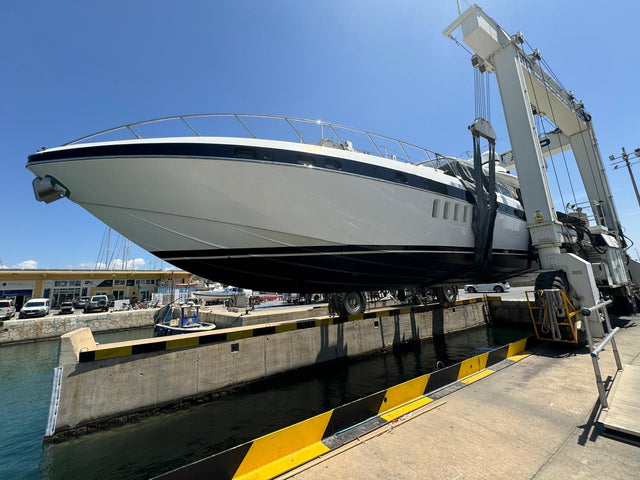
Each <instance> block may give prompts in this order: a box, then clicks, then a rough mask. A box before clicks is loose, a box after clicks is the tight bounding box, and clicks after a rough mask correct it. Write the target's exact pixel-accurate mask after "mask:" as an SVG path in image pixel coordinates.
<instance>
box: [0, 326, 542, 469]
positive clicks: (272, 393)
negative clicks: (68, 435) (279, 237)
mask: <svg viewBox="0 0 640 480" xmlns="http://www.w3.org/2000/svg"><path fill="white" fill-rule="evenodd" d="M529 333H530V332H529V331H526V330H511V329H497V328H489V327H478V328H475V329H472V330H467V331H465V332H460V333H456V334H452V335H446V336H443V337H440V338H436V339H434V340H428V341H423V342H420V343H413V344H408V345H403V346H401V347H398V348H395V349H393V350H391V351H389V352H387V353H385V354H376V355H370V356H367V357H364V358H359V359H352V360H344V361H340V362H337V363H332V364H331V365H324V366H317V367H314V368H312V369H306V370H304V371H301V372H298V373H293V374H287V375H283V376H281V377H278V378H276V379H271V380H268V381H265V382H261V383H258V384H254V385H251V386H248V387H245V388H242V389H237V390H236V391H234V392H231V393H228V394H225V395H221V396H220V398H218V399H216V400H214V401H211V402H208V403H205V404H200V405H195V406H190V407H188V408H183V409H175V410H173V411H170V412H168V413H162V414H159V415H155V416H151V417H147V418H144V419H139V420H137V421H134V422H130V423H125V424H123V425H121V426H117V427H114V428H111V429H110V430H106V431H98V432H94V433H91V434H88V435H84V436H81V437H78V438H75V439H71V440H68V441H65V442H63V443H52V444H44V443H43V442H42V439H43V436H44V430H45V425H46V421H47V415H48V409H49V400H50V394H51V385H52V381H53V369H54V367H55V366H56V362H57V353H58V342H57V341H52V342H41V343H30V344H21V345H12V346H4V347H0V418H2V422H0V479H12V480H14V479H29V480H31V479H43V480H53V479H55V480H60V479H69V478H82V479H83V480H88V479H94V478H95V479H105V478H118V479H120V480H124V479H140V478H149V477H152V476H154V475H158V474H160V473H163V472H166V471H168V470H171V469H173V468H176V467H179V466H181V465H184V464H187V463H190V462H193V461H196V460H199V459H201V458H203V457H205V456H208V455H211V454H214V453H216V452H220V451H222V450H225V449H227V448H230V447H233V446H236V445H239V444H241V443H244V442H247V441H249V440H252V439H254V438H257V437H260V436H262V435H265V434H267V433H269V432H272V431H275V430H278V429H280V428H283V427H285V426H288V425H291V424H293V423H296V422H298V421H301V420H304V419H306V418H309V417H311V416H314V415H317V414H319V413H322V412H325V411H328V410H331V409H332V408H335V407H337V406H339V405H342V404H345V403H348V402H350V401H353V400H356V399H358V398H361V397H363V396H366V395H369V394H371V393H374V392H377V391H380V390H384V389H385V388H387V387H389V386H391V385H395V384H398V383H401V382H403V381H406V380H409V379H411V378H414V377H416V376H419V375H422V374H425V373H429V372H431V371H433V369H434V367H435V365H436V362H438V361H441V362H443V363H444V364H445V365H451V364H453V363H457V362H460V361H462V360H464V359H465V358H469V357H470V356H473V355H477V354H478V353H481V352H483V351H485V350H486V349H487V348H488V347H497V346H500V345H504V344H506V343H509V342H511V341H514V340H517V339H520V338H523V337H525V336H527V335H528V334H529ZM149 336H151V329H141V330H135V331H128V332H120V333H115V334H106V335H96V340H97V341H98V342H100V343H109V342H113V341H120V340H130V339H134V338H144V337H149Z"/></svg>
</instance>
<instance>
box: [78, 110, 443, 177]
mask: <svg viewBox="0 0 640 480" xmlns="http://www.w3.org/2000/svg"><path fill="white" fill-rule="evenodd" d="M222 122H227V123H226V124H223V123H222ZM169 124H172V125H169ZM176 125H177V126H176ZM180 130H181V131H180ZM123 134H124V136H123ZM192 135H195V136H197V137H203V136H227V137H244V138H249V137H251V138H262V139H270V140H283V141H294V142H299V143H304V144H315V145H325V146H332V147H335V148H342V149H344V150H352V151H357V152H361V153H367V154H371V155H378V156H380V157H384V158H390V159H394V160H398V161H404V162H409V163H413V164H417V165H421V164H424V165H430V166H432V167H434V168H440V167H442V166H444V165H445V164H447V163H449V162H450V161H451V160H452V159H451V158H448V157H446V156H443V155H440V154H438V153H436V152H433V151H431V150H428V149H426V148H423V147H419V146H417V145H414V144H412V143H408V142H403V141H401V140H397V139H395V138H391V137H387V136H384V135H379V134H376V133H372V132H367V131H365V130H359V129H356V128H351V127H345V126H343V125H337V124H335V123H329V122H324V121H322V120H308V119H303V118H294V117H282V116H276V115H260V114H237V113H211V114H195V115H178V116H172V117H162V118H156V119H153V120H145V121H142V122H136V123H129V124H126V125H121V126H119V127H115V128H110V129H107V130H103V131H101V132H98V133H94V134H91V135H87V136H85V137H82V138H79V139H77V140H73V141H72V142H69V143H66V144H65V145H75V144H78V143H84V142H87V141H89V140H91V141H104V140H125V139H130V138H160V137H184V136H192Z"/></svg>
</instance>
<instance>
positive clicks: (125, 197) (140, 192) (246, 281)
mask: <svg viewBox="0 0 640 480" xmlns="http://www.w3.org/2000/svg"><path fill="white" fill-rule="evenodd" d="M112 144H113V142H112V143H111V144H110V143H105V144H93V145H94V147H92V144H84V145H77V146H73V147H61V148H60V149H52V150H45V151H44V152H40V153H37V154H34V155H32V156H31V157H30V159H29V164H28V168H29V169H30V170H31V171H32V172H33V173H34V174H35V175H37V176H38V177H40V178H45V177H47V176H49V177H52V178H54V179H55V180H56V181H57V182H59V183H61V184H62V185H64V187H66V189H67V191H68V192H69V194H68V196H69V198H70V199H71V200H72V201H74V202H76V203H78V204H79V205H81V206H82V207H83V208H85V209H86V210H88V211H89V212H90V213H92V214H93V215H95V216H96V217H97V218H99V219H100V220H102V221H103V222H105V223H106V224H108V225H110V226H111V227H113V228H114V229H115V230H117V231H119V232H120V233H121V234H123V235H124V236H126V237H127V238H129V239H130V240H132V241H133V242H135V243H136V244H138V245H140V246H141V247H142V248H144V249H146V250H148V251H149V252H151V253H153V254H155V255H157V256H159V257H160V258H163V259H164V260H166V261H168V262H169V263H172V264H174V265H176V266H178V267H180V268H184V269H186V270H188V271H190V272H192V273H194V274H198V275H201V276H204V277H205V278H210V279H212V280H216V281H221V282H225V283H230V284H234V285H243V286H246V287H249V288H254V289H268V290H276V291H301V292H305V291H327V292H329V291H343V290H365V289H379V288H394V287H409V286H416V285H424V286H426V285H429V284H434V283H441V282H444V281H460V282H462V281H468V280H472V279H482V280H488V279H489V278H498V277H499V279H502V278H503V277H504V276H508V275H511V274H513V273H514V272H516V271H519V270H522V269H525V268H527V262H528V261H529V256H528V250H529V249H528V242H529V237H528V233H527V231H526V229H525V221H524V220H523V218H520V217H518V216H516V215H513V214H512V213H511V214H509V213H508V212H507V210H509V208H504V209H502V210H505V212H503V211H499V212H498V214H497V217H496V223H495V230H494V231H495V235H494V243H493V259H492V261H491V262H490V264H489V265H488V266H485V267H482V268H476V267H475V266H474V265H473V247H474V235H473V232H472V228H471V217H472V216H471V209H472V208H473V206H472V205H471V204H470V203H469V202H468V201H467V199H466V198H464V195H462V194H461V193H460V192H461V191H463V190H464V187H462V185H461V184H460V182H459V181H458V180H457V179H456V178H454V177H450V176H447V175H445V174H444V173H442V172H440V171H437V170H435V169H433V168H431V167H424V166H416V165H410V164H402V163H400V162H397V161H392V160H387V159H384V158H380V157H373V156H370V155H365V154H362V153H356V152H343V151H336V150H335V149H330V148H324V147H318V146H309V145H301V144H292V143H285V142H277V141H267V140H262V141H259V140H251V139H229V138H208V139H207V138H198V139H195V140H194V139H192V138H188V139H186V138H185V139H172V142H171V145H186V147H188V148H184V152H185V153H184V154H183V155H176V154H175V153H176V151H179V147H177V146H176V147H175V148H172V149H169V150H171V151H170V152H167V153H162V152H163V148H162V143H161V142H159V141H157V140H156V141H129V142H119V143H116V145H117V146H118V149H117V150H114V147H113V145H112ZM95 145H98V147H95ZM140 145H143V146H145V148H146V147H149V148H148V149H145V150H144V153H149V154H144V155H141V154H140V153H139V150H140V148H138V149H137V150H136V148H133V147H136V146H140ZM194 145H195V147H198V148H200V147H202V148H205V147H207V146H213V145H217V146H220V145H222V146H223V147H224V148H223V147H216V148H218V150H215V149H214V150H211V151H210V152H209V154H207V155H203V151H201V150H199V151H198V155H193V154H190V153H189V152H190V151H192V150H193V148H195V147H194ZM102 146H105V147H104V148H103V147H102ZM129 146H133V147H131V148H132V149H131V150H128V148H129ZM238 146H240V147H247V148H249V147H250V148H255V149H257V151H258V155H256V157H257V158H236V157H234V156H233V155H229V154H228V153H227V154H224V152H228V151H230V150H229V149H230V148H233V149H235V150H234V151H237V149H238ZM212 148H213V147H212ZM263 149H268V150H269V152H271V151H273V152H286V155H288V156H287V157H286V158H288V159H289V160H287V161H278V159H277V158H272V157H271V153H269V158H261V156H260V155H262V153H260V152H262V151H263ZM265 151H266V150H265ZM114 152H115V153H114ZM159 153H161V154H159ZM254 153H255V152H254ZM292 154H295V155H298V157H297V158H300V156H301V155H304V156H305V157H304V158H307V155H315V157H314V158H319V159H320V161H322V159H326V158H338V159H339V160H340V161H342V162H343V163H344V165H351V167H349V168H344V169H343V170H336V169H333V168H322V167H320V168H319V167H317V166H309V165H306V164H300V163H298V162H296V161H292V160H291V159H290V158H289V157H290V156H291V155H292ZM264 155H267V154H264ZM273 155H274V156H275V157H277V154H276V153H274V154H273ZM282 155H285V154H284V153H283V154H282ZM283 158H285V157H283ZM359 162H361V163H362V164H363V165H364V164H365V162H366V164H368V165H369V164H371V163H372V162H373V164H374V167H375V168H378V170H381V171H384V172H387V173H385V175H386V176H387V177H389V173H388V172H390V171H396V172H399V173H396V175H404V177H402V176H401V177H399V178H400V179H406V178H407V177H409V179H410V181H409V180H408V181H406V182H402V181H394V179H393V177H390V178H391V180H389V179H388V178H386V177H385V178H382V177H384V176H380V175H379V176H378V177H373V176H369V175H367V174H364V173H362V172H361V171H360V170H359V168H360V167H359ZM341 166H342V164H341ZM423 178H424V182H427V181H430V182H432V183H431V184H432V185H436V184H437V186H438V188H437V189H436V190H438V189H439V190H440V191H434V189H433V188H432V189H428V188H422V183H421V182H422V180H421V179H423ZM434 182H435V183H434ZM442 192H445V194H443V193H442ZM447 192H453V194H452V195H448V194H446V193H447ZM461 197H462V198H461ZM434 201H436V202H437V207H438V208H437V210H438V211H436V210H434ZM503 202H504V203H505V205H506V204H507V203H508V201H507V200H504V199H503ZM511 202H512V203H513V200H511ZM445 205H446V207H445ZM445 208H446V214H445ZM510 209H511V211H512V210H514V208H513V205H512V207H510ZM445 217H446V218H445Z"/></svg>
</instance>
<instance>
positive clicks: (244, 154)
mask: <svg viewBox="0 0 640 480" xmlns="http://www.w3.org/2000/svg"><path fill="white" fill-rule="evenodd" d="M233 156H234V157H236V158H246V159H249V160H253V159H255V158H256V151H255V149H253V148H236V149H235V150H234V151H233Z"/></svg>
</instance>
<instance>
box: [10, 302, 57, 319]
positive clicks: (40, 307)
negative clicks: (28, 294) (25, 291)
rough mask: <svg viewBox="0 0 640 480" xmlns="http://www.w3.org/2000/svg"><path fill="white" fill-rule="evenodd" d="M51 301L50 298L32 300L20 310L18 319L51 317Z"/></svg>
mask: <svg viewBox="0 0 640 480" xmlns="http://www.w3.org/2000/svg"><path fill="white" fill-rule="evenodd" d="M49 310H51V301H50V300H49V299H48V298H32V299H31V300H29V301H28V302H27V303H25V304H24V305H23V306H22V308H21V309H20V313H19V314H18V318H27V317H44V316H46V315H49Z"/></svg>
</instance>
